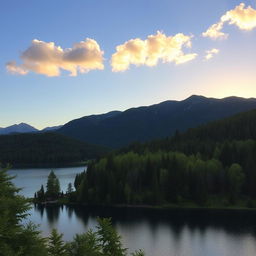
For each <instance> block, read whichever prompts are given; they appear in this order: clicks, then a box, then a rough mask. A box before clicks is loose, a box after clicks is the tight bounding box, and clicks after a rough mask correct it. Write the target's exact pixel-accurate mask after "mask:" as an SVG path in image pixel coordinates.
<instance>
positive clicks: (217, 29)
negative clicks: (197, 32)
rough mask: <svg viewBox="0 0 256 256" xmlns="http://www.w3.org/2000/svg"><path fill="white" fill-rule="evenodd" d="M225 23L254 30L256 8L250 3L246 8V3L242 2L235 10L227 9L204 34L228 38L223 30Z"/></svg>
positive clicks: (205, 35) (211, 36)
mask: <svg viewBox="0 0 256 256" xmlns="http://www.w3.org/2000/svg"><path fill="white" fill-rule="evenodd" d="M225 23H228V24H230V25H236V26H237V27H238V28H239V29H241V30H252V29H254V28H256V10H255V9H253V8H252V7H251V6H250V5H249V6H248V7H247V8H245V4H244V3H241V4H240V5H238V6H236V7H235V8H234V9H233V10H230V11H227V12H226V13H225V14H224V15H223V16H222V17H221V18H220V21H219V22H218V23H216V24H213V25H212V26H211V27H210V28H208V30H207V31H206V32H204V33H203V34H202V35H203V36H204V37H210V38H213V39H217V38H227V36H228V35H227V34H225V33H223V32H222V31H221V30H222V28H223V26H224V24H225Z"/></svg>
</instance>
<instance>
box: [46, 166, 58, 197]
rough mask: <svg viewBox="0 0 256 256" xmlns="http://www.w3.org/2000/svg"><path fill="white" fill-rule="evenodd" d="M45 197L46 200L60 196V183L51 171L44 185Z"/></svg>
mask: <svg viewBox="0 0 256 256" xmlns="http://www.w3.org/2000/svg"><path fill="white" fill-rule="evenodd" d="M46 188H47V191H46V197H47V198H48V199H57V198H58V197H59V195H60V182H59V179H58V178H57V177H56V175H55V173H54V172H53V171H51V172H50V174H49V175H48V179H47V185H46Z"/></svg>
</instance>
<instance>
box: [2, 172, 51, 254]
mask: <svg viewBox="0 0 256 256" xmlns="http://www.w3.org/2000/svg"><path fill="white" fill-rule="evenodd" d="M12 178H13V177H10V176H8V174H7V172H6V169H1V167H0V255H4V256H16V255H19V256H46V255H47V254H46V249H45V241H44V239H43V238H41V237H40V232H38V231H37V230H36V227H35V226H34V225H33V224H31V223H30V224H28V225H27V226H23V225H22V224H21V221H22V220H24V219H25V218H26V216H27V213H26V211H27V210H28V209H29V203H28V200H27V199H25V198H24V197H22V196H20V195H18V192H19V191H20V189H18V188H16V187H15V186H14V184H13V183H12V181H11V180H12Z"/></svg>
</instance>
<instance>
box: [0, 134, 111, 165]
mask: <svg viewBox="0 0 256 256" xmlns="http://www.w3.org/2000/svg"><path fill="white" fill-rule="evenodd" d="M105 152H106V150H105V149H104V148H102V147H100V146H94V145H90V144H86V143H84V142H80V141H77V140H75V139H72V138H69V137H66V136H64V135H61V134H57V133H53V132H49V133H29V134H13V135H2V136H0V162H2V163H3V164H6V163H10V164H11V165H14V166H15V165H22V164H30V165H31V164H53V163H56V164H57V163H60V164H65V163H71V162H80V161H85V160H87V159H92V158H96V157H99V156H100V155H102V154H103V153H105Z"/></svg>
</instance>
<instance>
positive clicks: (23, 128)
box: [0, 123, 38, 135]
mask: <svg viewBox="0 0 256 256" xmlns="http://www.w3.org/2000/svg"><path fill="white" fill-rule="evenodd" d="M37 131H38V130H37V129H36V128H35V127H33V126H31V125H29V124H26V123H19V124H14V125H11V126H8V127H5V128H1V129H0V135H4V134H11V133H29V132H37Z"/></svg>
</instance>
